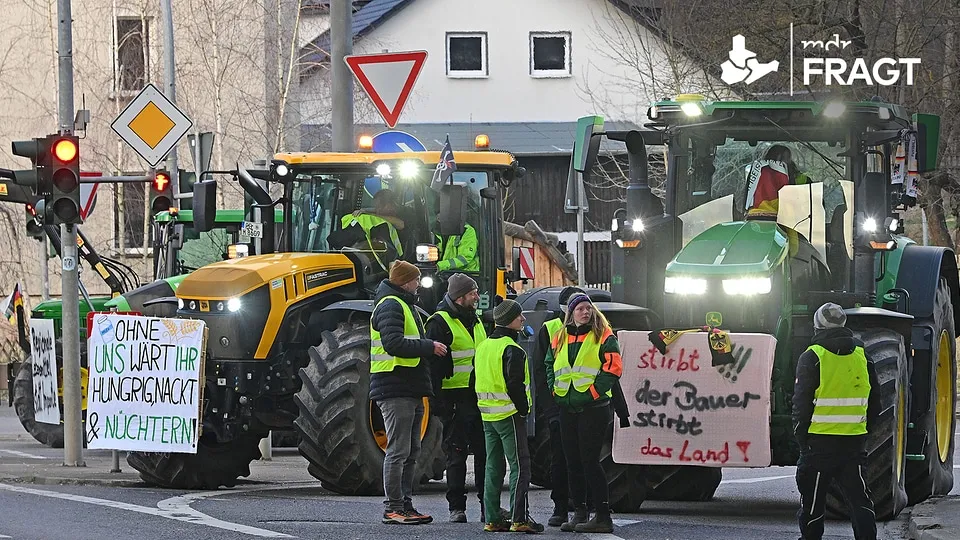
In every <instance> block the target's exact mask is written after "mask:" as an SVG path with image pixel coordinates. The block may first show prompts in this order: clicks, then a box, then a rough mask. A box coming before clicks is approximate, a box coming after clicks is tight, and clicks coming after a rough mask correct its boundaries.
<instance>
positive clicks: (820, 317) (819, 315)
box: [813, 302, 847, 330]
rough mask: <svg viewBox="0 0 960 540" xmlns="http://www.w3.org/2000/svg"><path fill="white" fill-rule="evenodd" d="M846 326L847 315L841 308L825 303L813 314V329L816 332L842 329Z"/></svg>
mask: <svg viewBox="0 0 960 540" xmlns="http://www.w3.org/2000/svg"><path fill="white" fill-rule="evenodd" d="M846 324H847V314H846V313H844V312H843V308H842V307H840V306H838V305H836V304H834V303H832V302H827V303H826V304H824V305H822V306H820V309H818V310H817V312H816V313H814V314H813V327H814V328H815V329H816V330H826V329H828V328H843V327H844V326H846Z"/></svg>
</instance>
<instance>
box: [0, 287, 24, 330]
mask: <svg viewBox="0 0 960 540" xmlns="http://www.w3.org/2000/svg"><path fill="white" fill-rule="evenodd" d="M18 306H19V307H23V293H22V292H21V291H20V283H19V282H18V283H17V284H16V285H14V286H13V292H12V293H10V296H8V297H7V299H6V300H4V301H3V316H4V317H6V318H7V320H8V321H10V324H17V307H18Z"/></svg>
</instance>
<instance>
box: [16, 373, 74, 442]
mask: <svg viewBox="0 0 960 540" xmlns="http://www.w3.org/2000/svg"><path fill="white" fill-rule="evenodd" d="M13 407H14V409H16V411H17V418H19V419H20V423H21V424H22V425H23V428H24V429H26V430H27V433H29V434H30V435H32V436H33V438H34V439H36V440H37V441H38V442H40V443H41V444H44V445H46V446H49V447H51V448H63V424H62V423H60V424H57V425H54V424H44V423H43V422H37V421H36V419H35V417H34V406H33V361H32V359H31V358H30V357H29V356H28V357H27V358H26V360H24V361H23V363H22V364H21V365H20V371H19V372H17V378H16V380H15V381H14V383H13Z"/></svg>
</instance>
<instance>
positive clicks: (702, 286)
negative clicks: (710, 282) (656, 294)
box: [663, 276, 707, 295]
mask: <svg viewBox="0 0 960 540" xmlns="http://www.w3.org/2000/svg"><path fill="white" fill-rule="evenodd" d="M663 292H665V293H668V294H694V295H698V294H706V292H707V280H705V279H702V278H692V277H686V276H667V277H666V279H664V280H663Z"/></svg>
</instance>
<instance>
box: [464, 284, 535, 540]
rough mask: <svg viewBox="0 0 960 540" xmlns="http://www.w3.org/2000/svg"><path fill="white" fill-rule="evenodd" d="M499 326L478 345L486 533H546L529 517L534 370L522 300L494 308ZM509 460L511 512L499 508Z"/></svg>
mask: <svg viewBox="0 0 960 540" xmlns="http://www.w3.org/2000/svg"><path fill="white" fill-rule="evenodd" d="M493 318H494V320H495V322H496V325H497V326H496V328H494V329H493V332H492V333H491V334H490V337H489V338H487V339H486V340H484V342H483V343H481V344H480V345H479V346H478V347H477V358H476V364H477V365H476V373H477V400H478V401H477V404H478V406H479V407H480V415H481V417H482V418H483V433H484V436H485V439H486V451H487V470H486V474H485V478H484V480H485V484H484V488H483V498H484V505H483V507H484V520H485V521H486V525H484V526H483V530H484V531H487V532H505V531H512V532H526V533H538V532H543V525H540V524H539V523H537V522H536V521H534V520H533V518H531V517H530V513H529V510H530V509H529V505H528V502H527V490H528V489H529V487H530V449H529V448H528V447H527V426H526V421H527V420H526V417H527V414H529V413H530V406H531V404H532V402H531V401H530V369H529V367H528V366H527V354H526V353H525V352H524V351H523V349H522V348H520V346H519V345H517V339H518V338H519V336H520V330H521V329H522V328H523V324H524V322H525V321H526V319H525V318H524V316H523V309H522V308H521V307H520V304H518V303H517V302H515V301H513V300H504V301H503V302H501V303H500V304H499V305H497V307H496V308H494V310H493ZM504 458H506V460H507V461H509V463H510V515H511V521H512V523H508V522H507V521H506V520H505V519H504V517H503V515H502V514H501V512H500V488H501V486H503V476H504V474H505V473H506V470H505V464H504Z"/></svg>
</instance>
